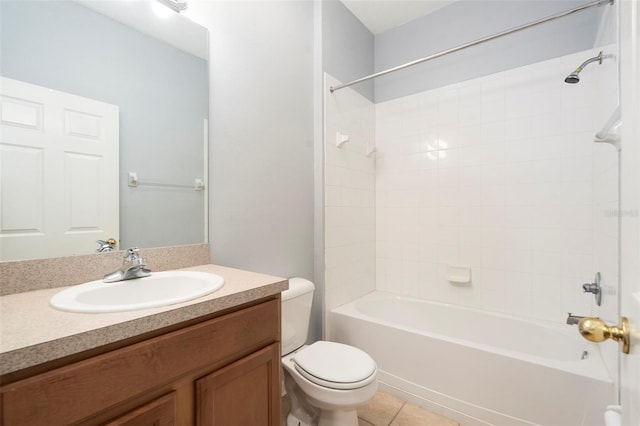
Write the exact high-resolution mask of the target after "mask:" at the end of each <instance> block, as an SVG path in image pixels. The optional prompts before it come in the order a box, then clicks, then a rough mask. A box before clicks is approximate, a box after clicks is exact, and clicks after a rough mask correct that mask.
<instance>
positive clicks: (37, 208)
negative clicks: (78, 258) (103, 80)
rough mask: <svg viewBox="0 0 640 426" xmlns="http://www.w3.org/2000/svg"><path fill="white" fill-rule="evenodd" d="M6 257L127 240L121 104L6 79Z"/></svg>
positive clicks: (2, 252)
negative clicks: (123, 235)
mask: <svg viewBox="0 0 640 426" xmlns="http://www.w3.org/2000/svg"><path fill="white" fill-rule="evenodd" d="M1 84H2V86H1V87H0V91H1V102H0V108H1V109H0V116H1V117H2V127H1V131H0V261H5V260H18V259H33V258H42V257H54V256H67V255H74V254H89V253H91V252H93V251H94V249H95V248H97V244H96V240H98V239H103V240H106V239H108V238H115V239H116V240H119V232H118V229H119V214H118V205H119V197H118V149H119V146H118V143H119V109H118V107H117V106H114V105H110V104H106V103H103V102H98V101H95V100H92V99H87V98H83V97H80V96H75V95H71V94H68V93H64V92H60V91H55V90H51V89H48V88H46V87H40V86H35V85H32V84H28V83H24V82H21V81H17V80H12V79H8V78H4V77H3V78H2V80H1Z"/></svg>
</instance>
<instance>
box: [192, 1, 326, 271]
mask: <svg viewBox="0 0 640 426" xmlns="http://www.w3.org/2000/svg"><path fill="white" fill-rule="evenodd" d="M192 6H193V8H192V10H190V12H189V16H191V17H192V18H193V19H195V20H196V21H198V22H200V23H201V24H202V25H204V26H206V27H207V28H208V29H209V31H210V53H211V55H210V61H211V65H210V82H211V98H210V111H211V121H210V134H209V140H210V147H211V148H210V168H211V173H210V185H209V188H210V197H211V203H210V216H209V219H210V221H209V224H210V242H211V250H212V261H213V262H215V263H217V264H221V265H227V266H231V267H237V268H243V269H248V270H251V271H256V272H262V273H268V274H274V275H279V276H283V277H291V276H301V277H304V278H307V279H313V223H314V221H313V220H314V217H313V98H312V97H313V85H312V81H313V80H312V79H313V3H312V2H310V1H303V2H298V1H295V2H291V1H257V2H249V1H240V2H238V1H216V2H197V3H194V4H193V5H192Z"/></svg>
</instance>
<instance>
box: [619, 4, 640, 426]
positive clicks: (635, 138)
mask: <svg viewBox="0 0 640 426" xmlns="http://www.w3.org/2000/svg"><path fill="white" fill-rule="evenodd" d="M618 6H619V17H620V51H621V55H620V59H621V60H620V66H621V73H620V77H621V78H620V87H621V96H620V101H621V106H622V108H621V111H622V127H621V134H622V164H621V171H622V184H621V189H622V193H621V201H622V207H621V219H622V221H621V224H622V237H621V275H620V278H621V288H620V313H621V315H623V316H626V317H627V318H628V319H629V323H630V324H629V325H630V327H631V350H630V353H629V354H628V355H621V357H620V397H621V398H620V400H621V404H622V424H623V425H629V426H631V425H640V5H639V4H638V2H637V1H632V0H622V1H620V2H619V4H618Z"/></svg>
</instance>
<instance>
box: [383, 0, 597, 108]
mask: <svg viewBox="0 0 640 426" xmlns="http://www.w3.org/2000/svg"><path fill="white" fill-rule="evenodd" d="M584 3H588V1H585V0H557V1H516V0H513V1H493V0H489V1H475V0H462V1H459V2H455V3H453V4H452V5H450V6H447V7H444V8H442V9H440V10H438V11H436V12H434V13H432V14H431V15H428V16H424V17H421V18H418V19H416V20H414V21H411V22H409V23H408V24H405V25H403V26H401V27H398V28H395V29H392V30H389V31H387V32H385V33H383V34H379V35H377V36H376V40H375V45H376V46H375V62H376V63H375V69H376V72H377V71H381V70H384V69H387V68H391V67H393V66H397V65H400V64H403V63H406V62H409V61H412V60H415V59H418V58H421V57H424V56H428V55H431V54H434V53H437V52H440V51H442V50H446V49H449V48H452V47H455V46H459V45H461V44H464V43H467V42H470V41H474V40H477V39H480V38H483V37H486V36H489V35H492V34H496V33H499V32H501V31H505V30H507V29H510V28H514V27H517V26H520V25H523V24H526V23H529V22H532V21H535V20H537V19H540V18H543V17H546V16H550V15H553V14H555V13H558V12H561V11H564V10H568V9H571V8H573V7H576V6H579V5H581V4H584ZM602 7H608V6H602ZM598 9H600V8H591V9H589V10H586V11H583V12H579V13H576V14H573V15H570V16H567V17H564V18H562V19H559V20H556V21H553V22H548V23H545V24H543V25H539V26H537V27H534V28H530V29H527V30H524V31H521V32H518V33H515V34H511V35H508V36H505V37H502V38H500V39H496V40H493V41H490V42H487V43H483V44H481V45H478V46H474V47H470V48H467V49H464V50H462V51H459V52H456V53H452V54H450V55H447V56H444V57H441V58H438V59H434V60H432V61H428V62H425V63H423V64H420V65H416V66H414V67H411V68H409V69H406V70H403V71H398V72H395V73H392V74H389V75H387V76H383V77H380V78H377V79H376V80H375V100H376V102H383V101H386V100H389V99H394V98H397V97H401V96H406V95H410V94H413V93H418V92H422V91H425V90H429V89H433V88H436V87H441V86H445V85H447V84H451V83H456V82H461V81H465V80H469V79H472V78H476V77H480V76H483V75H487V74H492V73H496V72H500V71H504V70H506V69H511V68H515V67H519V66H524V65H528V64H532V63H535V62H539V61H543V60H546V59H550V58H554V57H558V56H562V55H565V54H569V53H574V52H578V51H581V50H586V49H590V48H591V47H593V41H594V38H595V36H596V32H597V29H598V23H599V19H598V18H599V14H601V13H602V11H599V10H598ZM577 65H579V64H576V66H577ZM569 71H571V70H567V72H569Z"/></svg>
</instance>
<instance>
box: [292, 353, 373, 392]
mask: <svg viewBox="0 0 640 426" xmlns="http://www.w3.org/2000/svg"><path fill="white" fill-rule="evenodd" d="M293 362H294V365H295V368H296V371H298V372H299V373H300V374H301V375H302V376H304V377H305V378H306V379H307V380H309V381H311V382H313V383H315V384H317V385H320V386H325V387H328V388H332V389H357V388H361V387H364V386H366V385H368V384H369V383H371V382H373V381H374V380H375V378H376V374H375V373H376V363H375V362H374V361H373V359H372V358H371V357H370V356H369V355H368V354H367V353H366V352H364V351H361V350H360V349H358V348H354V347H353V346H349V345H344V344H342V343H336V342H326V341H319V342H315V343H313V344H311V345H309V346H307V347H306V348H304V350H301V351H299V352H296V354H295V355H294V357H293Z"/></svg>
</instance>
